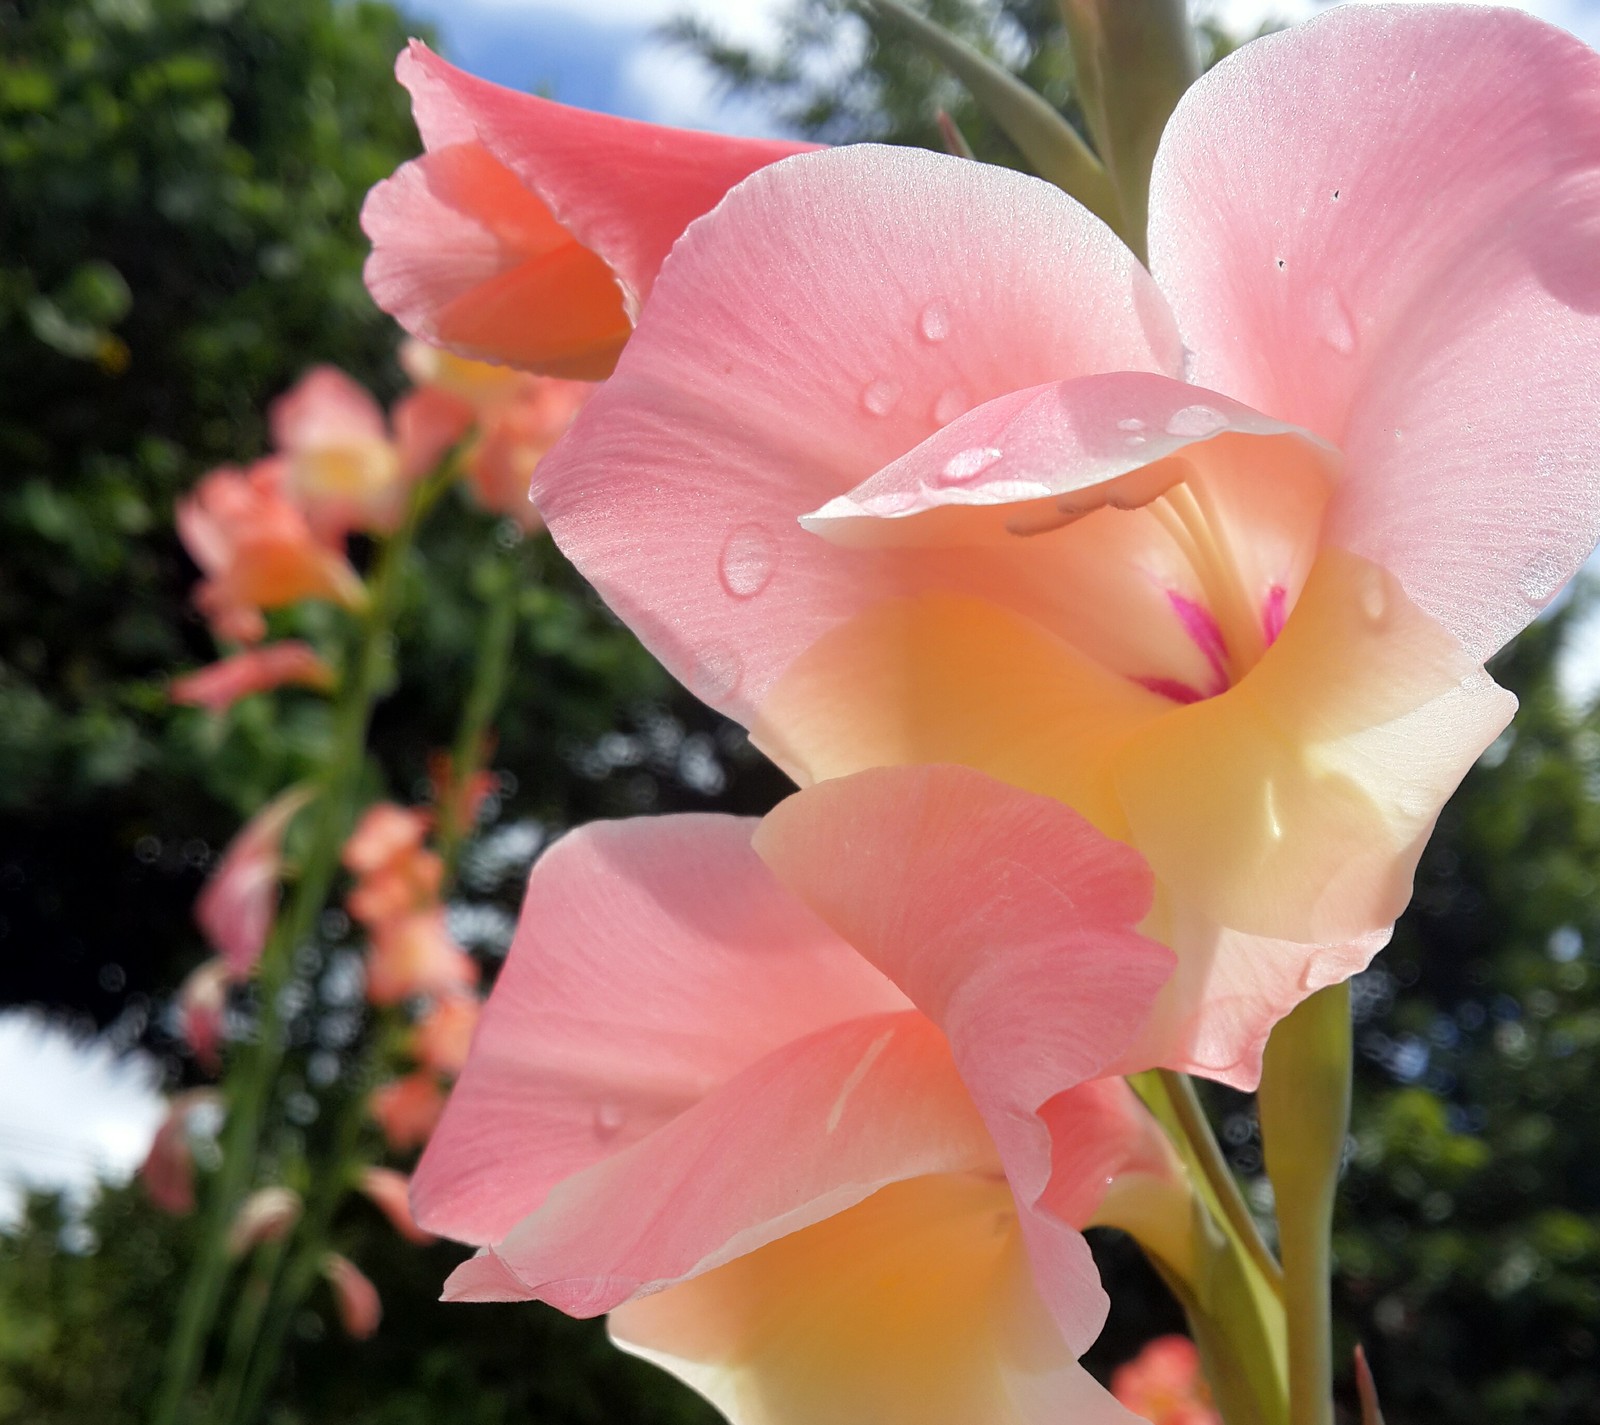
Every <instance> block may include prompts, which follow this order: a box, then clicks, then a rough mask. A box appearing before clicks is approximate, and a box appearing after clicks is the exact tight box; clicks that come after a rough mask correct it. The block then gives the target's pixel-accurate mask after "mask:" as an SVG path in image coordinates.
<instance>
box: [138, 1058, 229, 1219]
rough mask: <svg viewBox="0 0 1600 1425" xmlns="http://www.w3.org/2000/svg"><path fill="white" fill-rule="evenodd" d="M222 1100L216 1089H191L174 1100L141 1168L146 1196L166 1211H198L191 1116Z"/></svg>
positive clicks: (176, 1212)
mask: <svg viewBox="0 0 1600 1425" xmlns="http://www.w3.org/2000/svg"><path fill="white" fill-rule="evenodd" d="M221 1102H222V1099H221V1096H220V1095H219V1094H218V1093H217V1092H216V1090H215V1089H190V1090H188V1091H187V1092H186V1093H181V1094H178V1095H177V1097H175V1098H174V1099H173V1100H172V1104H171V1107H170V1108H169V1109H168V1110H167V1116H166V1119H165V1120H164V1121H163V1122H162V1124H161V1127H160V1128H158V1129H157V1130H156V1136H155V1138H154V1139H153V1140H152V1141H151V1143H150V1151H149V1153H148V1154H147V1155H146V1156H145V1160H144V1164H143V1166H141V1167H140V1169H139V1181H140V1182H142V1183H143V1184H144V1190H145V1193H146V1195H147V1196H148V1197H149V1198H150V1201H151V1202H153V1203H154V1204H155V1205H156V1206H157V1207H158V1208H160V1209H161V1211H162V1212H166V1213H170V1214H172V1215H173V1216H174V1217H183V1216H187V1215H188V1214H189V1213H191V1212H193V1211H194V1207H195V1200H194V1150H193V1149H192V1148H191V1147H190V1146H189V1117H190V1115H191V1114H193V1113H194V1112H195V1111H196V1110H197V1109H201V1108H206V1107H213V1106H215V1105H217V1104H220V1103H221Z"/></svg>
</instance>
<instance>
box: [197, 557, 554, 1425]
mask: <svg viewBox="0 0 1600 1425" xmlns="http://www.w3.org/2000/svg"><path fill="white" fill-rule="evenodd" d="M525 573H526V565H525V563H524V561H523V560H521V559H520V558H517V557H515V556H514V555H513V556H509V557H507V558H505V559H497V560H496V561H495V562H494V564H493V565H492V573H491V576H490V577H491V578H492V580H493V582H492V584H491V586H490V589H489V592H488V595H487V597H486V599H485V605H486V607H485V614H484V619H483V625H482V629H481V631H480V633H479V638H478V652H477V658H476V660H475V663H474V666H473V679H472V684H471V686H470V688H469V689H468V691H467V697H466V701H465V702H464V703H463V704H462V709H461V720H460V723H459V724H458V726H457V730H456V739H455V749H454V756H453V758H452V761H451V767H452V775H453V777H454V778H455V779H456V782H457V785H460V784H461V783H462V782H463V781H464V780H465V779H466V778H467V777H470V776H471V775H472V774H473V773H474V772H476V771H477V770H478V766H479V760H480V758H481V756H482V748H483V738H484V734H485V733H486V732H488V730H489V728H490V727H491V726H492V724H493V722H494V719H495V716H496V714H497V713H498V712H499V710H500V704H501V701H502V699H503V698H504V696H505V689H506V682H507V677H508V674H509V672H510V666H511V655H512V651H513V649H514V648H515V645H516V631H517V610H518V606H519V603H520V599H521V594H522V587H523V576H524V574H525ZM440 830H441V837H440V848H439V849H440V852H441V854H442V855H443V857H444V860H445V867H446V882H445V884H446V886H448V885H449V884H450V883H451V882H452V881H453V880H454V877H455V871H456V865H457V862H458V861H459V859H460V851H461V847H462V845H463V844H464V842H465V840H466V833H467V831H468V830H469V828H466V827H455V826H453V825H452V824H451V823H450V821H449V820H448V819H447V820H445V821H443V822H441V826H440ZM388 1037H389V1036H386V1035H384V1034H382V1033H381V1032H380V1033H379V1034H378V1035H377V1036H375V1042H374V1043H373V1045H372V1047H371V1048H370V1049H369V1050H368V1053H367V1055H366V1056H365V1057H364V1059H363V1061H362V1063H361V1065H360V1067H359V1068H358V1070H357V1071H356V1073H355V1075H354V1077H355V1080H356V1091H355V1092H354V1093H352V1094H351V1095H350V1096H349V1097H348V1098H346V1100H345V1101H344V1103H343V1104H342V1105H341V1108H340V1116H339V1121H338V1125H337V1127H336V1129H335V1133H334V1150H333V1153H332V1156H331V1161H330V1162H329V1164H328V1166H327V1168H326V1170H325V1171H323V1172H321V1173H318V1174H317V1175H316V1176H315V1179H314V1184H313V1187H312V1188H311V1192H310V1206H309V1209H308V1211H307V1213H306V1216H305V1218H304V1219H303V1220H302V1222H301V1224H300V1230H299V1231H298V1232H297V1233H296V1236H295V1249H294V1256H293V1258H292V1259H291V1261H290V1263H289V1266H288V1268H287V1270H286V1271H284V1272H283V1273H281V1274H280V1275H279V1277H278V1278H277V1280H276V1281H275V1282H274V1284H273V1293H272V1299H271V1302H270V1304H269V1306H268V1309H267V1315H266V1320H265V1324H264V1325H263V1326H262V1328H261V1330H260V1335H259V1339H258V1341H257V1346H256V1350H255V1352H254V1354H253V1356H252V1357H251V1360H250V1370H249V1375H248V1377H247V1378H246V1380H245V1384H244V1386H243V1389H242V1391H241V1393H240V1395H239V1398H238V1403H237V1405H236V1406H234V1408H233V1409H231V1410H230V1412H229V1413H228V1414H219V1415H218V1417H217V1419H218V1421H219V1422H222V1423H223V1425H252V1422H253V1421H254V1420H255V1419H256V1418H257V1417H258V1416H259V1414H260V1412H261V1408H262V1405H263V1403H264V1401H265V1397H266V1392H267V1390H268V1389H269V1388H270V1386H271V1384H272V1381H273V1378H274V1376H275V1375H276V1374H277V1369H278V1361H279V1359H280V1357H281V1355H282V1351H283V1342H284V1338H285V1336H286V1335H287V1332H288V1327H289V1323H290V1321H291V1320H292V1319H293V1316H294V1313H295V1312H296V1311H297V1310H298V1309H299V1307H300V1304H301V1303H302V1302H303V1301H304V1300H305V1298H306V1297H307V1296H308V1295H309V1294H310V1293H311V1291H312V1289H313V1288H314V1287H315V1286H316V1283H317V1277H318V1275H319V1273H320V1270H321V1264H322V1259H323V1257H324V1255H325V1254H326V1253H327V1252H328V1250H329V1249H330V1245H331V1242H330V1238H331V1233H332V1227H333V1219H334V1215H335V1213H336V1212H337V1210H338V1208H339V1205H340V1203H341V1202H342V1201H343V1199H344V1196H345V1194H346V1193H347V1192H348V1191H349V1190H350V1188H351V1186H352V1184H353V1183H354V1182H355V1179H356V1175H357V1172H358V1170H359V1169H360V1166H361V1164H362V1161H363V1155H362V1154H361V1152H360V1148H361V1129H362V1126H363V1124H364V1123H365V1121H366V1105H367V1096H368V1090H369V1089H370V1087H371V1084H372V1080H373V1079H374V1078H375V1077H376V1070H377V1068H378V1065H379V1064H380V1062H381V1061H382V1060H383V1059H384V1058H385V1057H387V1055H386V1053H385V1048H386V1046H385V1044H384V1042H383V1041H384V1040H385V1039H386V1038H388Z"/></svg>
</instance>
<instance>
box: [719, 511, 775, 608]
mask: <svg viewBox="0 0 1600 1425" xmlns="http://www.w3.org/2000/svg"><path fill="white" fill-rule="evenodd" d="M777 567H778V541H777V540H776V539H775V538H774V537H773V535H772V533H771V532H770V531H769V530H766V529H763V528H762V526H760V525H758V524H742V525H737V526H736V527H735V528H734V529H733V530H732V531H731V532H730V533H729V535H728V538H727V539H726V540H725V541H724V542H723V545H722V557H721V559H720V560H719V561H718V564H717V569H718V572H719V573H720V574H721V575H722V587H723V588H724V589H726V590H727V591H728V592H729V593H730V594H732V595H733V596H734V598H736V599H753V598H755V596H756V595H757V594H759V593H760V592H761V591H762V590H763V589H764V588H766V587H767V585H768V584H770V583H771V582H772V575H773V572H774V571H775V570H776V569H777Z"/></svg>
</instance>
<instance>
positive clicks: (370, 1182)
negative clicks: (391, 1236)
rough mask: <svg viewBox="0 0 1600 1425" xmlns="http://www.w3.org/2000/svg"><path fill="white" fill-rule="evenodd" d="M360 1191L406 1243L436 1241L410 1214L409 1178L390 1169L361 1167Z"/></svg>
mask: <svg viewBox="0 0 1600 1425" xmlns="http://www.w3.org/2000/svg"><path fill="white" fill-rule="evenodd" d="M361 1191H362V1192H363V1193H365V1194H366V1195H367V1197H368V1198H369V1199H371V1201H372V1203H373V1205H374V1206H375V1207H377V1209H378V1210H379V1211H380V1212H382V1213H383V1215H384V1216H385V1217H387V1218H388V1219H389V1225H390V1226H391V1227H393V1228H394V1230H395V1231H396V1232H398V1233H399V1234H400V1235H401V1236H402V1237H404V1238H405V1239H406V1241H408V1242H415V1243H416V1244H417V1245H418V1246H426V1245H427V1244H428V1243H429V1242H433V1241H436V1240H437V1239H436V1238H435V1237H434V1235H433V1233H431V1232H424V1231H423V1230H422V1229H421V1228H420V1227H418V1226H417V1220H416V1218H414V1217H413V1216H412V1215H411V1180H410V1179H409V1178H408V1177H406V1175H405V1174H404V1173H397V1172H395V1170H394V1169H393V1168H373V1167H368V1168H363V1169H362V1170H361Z"/></svg>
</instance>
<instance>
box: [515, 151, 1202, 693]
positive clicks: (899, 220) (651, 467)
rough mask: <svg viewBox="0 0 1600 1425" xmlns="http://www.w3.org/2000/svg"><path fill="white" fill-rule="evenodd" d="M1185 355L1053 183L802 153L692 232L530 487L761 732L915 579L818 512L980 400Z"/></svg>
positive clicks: (581, 554)
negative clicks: (792, 674)
mask: <svg viewBox="0 0 1600 1425" xmlns="http://www.w3.org/2000/svg"><path fill="white" fill-rule="evenodd" d="M868 194H870V195H871V198H870V201H864V195H868ZM1181 361H1182V353H1181V349H1180V347H1179V345H1178V342H1177V340H1176V336H1175V333H1174V331H1173V328H1172V325H1171V321H1170V318H1169V315H1168V313H1167V311H1166V308H1165V306H1164V304H1163V302H1162V299H1161V297H1160V294H1159V293H1158V292H1157V291H1156V289H1155V287H1154V284H1153V283H1152V282H1151V280H1150V278H1149V276H1148V274H1146V273H1145V271H1144V269H1143V268H1141V267H1140V266H1139V265H1138V263H1137V262H1136V261H1135V260H1134V259H1133V257H1132V255H1131V254H1130V253H1128V251H1127V250H1126V249H1125V248H1124V247H1123V246H1122V244H1121V243H1120V242H1118V241H1117V239H1116V238H1115V237H1114V236H1113V235H1112V234H1111V233H1110V232H1109V231H1108V230H1107V229H1106V228H1105V227H1104V226H1103V225H1102V224H1101V223H1099V222H1098V221H1097V220H1096V219H1094V218H1092V217H1090V216H1089V215H1088V214H1087V213H1086V212H1085V211H1084V210H1083V209H1082V208H1080V207H1079V206H1078V205H1077V204H1075V203H1073V202H1072V200H1071V199H1069V198H1067V197H1066V196H1065V195H1063V194H1062V193H1061V192H1060V191H1059V190H1057V189H1055V188H1052V187H1051V186H1050V185H1049V184H1046V183H1043V182H1041V181H1039V180H1037V179H1032V178H1027V177H1024V176H1022V175H1019V174H1015V173H1011V172H1008V171H1006V170H1003V169H997V168H990V167H987V166H985V165H981V164H973V163H970V162H967V161H964V160H959V159H952V158H946V157H942V156H940V155H937V154H930V153H923V152H917V151H913V150H907V149H889V148H878V147H873V146H860V147H856V148H851V149H848V150H831V151H826V152H822V153H813V154H804V155H801V156H799V157H796V158H792V159H789V160H786V161H785V162H783V163H781V164H777V165H774V166H773V167H771V168H768V169H764V170H762V171H761V172H759V173H757V174H755V175H753V176H752V177H750V178H749V179H747V180H746V181H745V182H744V183H742V184H740V185H739V187H738V188H737V189H735V190H734V191H733V192H732V193H730V194H729V195H728V197H727V198H726V199H725V200H724V202H723V203H722V204H721V205H720V206H719V207H718V208H717V209H716V211H715V212H714V213H712V214H710V215H709V216H707V217H706V218H705V219H703V220H702V221H701V222H699V223H697V224H695V225H694V226H693V227H692V228H691V229H690V230H689V231H688V232H687V233H686V234H685V235H684V237H683V239H682V240H681V242H680V243H679V245H678V247H677V248H676V249H675V250H674V252H673V255H672V258H671V260H670V261H669V262H668V263H667V264H666V265H665V267H664V268H663V269H662V273H661V276H660V279H659V280H658V281H657V283H656V285H655V288H654V290H653V292H652V293H651V298H650V302H649V304H648V307H647V309H646V310H645V312H644V313H643V314H642V316H641V320H640V326H639V330H638V331H637V332H636V333H635V335H634V337H633V339H632V340H631V341H630V342H629V344H628V349H627V351H626V352H625V353H624V356H623V358H622V360H621V362H620V363H619V365H618V368H617V373H616V375H615V376H614V377H613V378H612V379H611V380H610V381H609V382H607V383H606V384H605V386H604V387H602V388H601V389H600V390H599V391H598V392H597V393H596V394H595V396H594V398H593V399H592V400H591V401H590V402H589V404H588V405H587V406H586V407H585V408H584V410H583V411H582V412H581V413H580V414H579V416H578V419H577V421H576V422H575V423H574V425H573V428H572V430H571V431H570V432H569V433H568V435H567V436H566V438H565V439H564V440H563V441H562V442H561V444H560V445H559V446H558V447H557V448H556V449H555V450H553V451H552V452H551V453H550V455H549V456H547V457H546V458H545V459H544V460H543V461H542V462H541V463H540V465H539V467H538V469H537V470H536V471H535V472H534V481H533V486H534V501H535V503H536V504H537V505H538V507H539V510H540V513H541V514H542V515H543V516H544V518H545V520H546V521H547V523H548V524H549V526H550V530H551V533H552V534H553V535H554V537H555V539H556V541H557V543H558V544H560V545H561V546H562V548H563V549H564V550H566V552H567V553H568V554H569V555H570V556H571V557H572V558H573V560H574V561H575V562H576V563H577V565H578V566H579V568H580V569H582V570H583V572H584V573H585V574H586V575H587V576H588V577H589V578H590V579H591V580H592V581H593V582H594V584H595V585H596V587H597V588H598V589H599V590H600V592H601V593H602V594H603V595H604V596H605V597H606V598H607V600H608V601H609V602H610V603H611V604H612V606H613V607H614V608H615V609H616V610H617V611H618V612H619V613H620V614H621V615H622V617H623V618H624V619H625V620H627V621H628V622H629V623H630V624H631V625H632V626H633V627H634V628H635V629H636V630H637V631H638V632H639V633H640V634H641V636H642V637H643V638H644V639H645V641H646V643H648V644H649V645H650V646H651V648H652V649H653V651H654V652H655V653H656V654H657V655H658V656H660V657H661V658H662V659H663V660H664V661H665V662H666V663H667V665H668V666H669V667H670V668H671V669H672V670H673V672H674V673H676V674H677V675H678V676H679V677H681V678H683V679H684V680H685V681H686V682H687V683H688V685H689V687H690V688H691V689H693V690H694V691H695V692H696V693H698V694H699V695H700V696H701V697H703V698H705V699H706V700H707V701H710V702H712V703H714V704H716V705H718V706H720V707H722V708H724V709H725V710H727V711H728V712H729V713H730V714H731V715H732V716H735V717H737V718H739V719H741V720H743V721H745V722H747V723H748V722H749V720H750V718H751V717H752V715H753V713H754V710H755V708H756V707H757V706H758V705H759V703H760V702H761V699H762V698H763V697H764V696H765V694H766V692H767V691H768V689H769V688H770V687H771V686H772V684H773V682H774V681H775V680H776V678H777V677H778V676H779V675H780V674H781V673H782V672H783V670H784V669H785V668H786V667H787V666H788V665H789V663H790V662H792V661H793V659H794V658H795V657H796V655H798V654H799V653H800V652H801V651H802V650H804V649H805V648H806V647H807V646H808V645H809V644H811V643H812V642H814V641H815V640H816V639H817V638H818V637H820V636H821V635H822V634H823V633H825V632H826V631H827V630H828V629H830V628H832V627H834V626H836V625H837V624H839V623H841V622H843V621H844V620H846V619H847V618H849V617H850V616H851V615H853V614H854V613H856V612H858V611H859V610H861V609H862V608H864V607H866V606H868V605H869V604H871V603H874V602H876V601H878V600H880V599H882V598H884V597H888V596H891V595H893V594H896V593H903V592H904V593H909V592H914V591H915V590H916V589H917V588H919V587H920V586H921V584H920V581H921V577H922V576H921V574H920V573H918V572H917V569H916V568H909V569H908V566H907V565H906V563H905V561H904V559H903V558H897V557H896V552H894V551H883V552H875V553H871V554H863V553H862V552H860V551H845V550H838V549H834V548H831V547H829V546H828V545H827V544H826V543H824V542H823V541H821V540H819V539H817V538H816V537H815V536H813V535H810V534H808V533H807V532H806V531H804V530H803V529H801V528H800V526H799V524H798V523H797V521H798V519H799V517H800V516H801V515H804V514H806V513H808V512H809V511H812V510H815V509H817V508H818V507H819V506H822V505H824V504H826V503H827V501H829V500H831V499H832V498H834V497H835V496H837V495H842V494H844V493H846V492H847V491H849V490H851V489H853V488H855V487H856V486H857V485H859V484H861V482H862V481H864V480H866V479H867V478H868V477H869V476H871V475H872V474H873V472H874V471H876V470H879V469H881V468H883V467H884V466H885V465H888V464H889V463H890V462H891V461H893V460H895V459H897V458H898V457H899V456H901V455H904V454H905V453H906V452H907V451H908V450H911V449H912V448H913V447H915V446H916V445H918V444H919V443H920V442H922V441H923V440H925V439H926V438H927V437H928V436H929V435H931V434H932V433H933V432H934V431H935V430H937V429H938V428H939V427H940V426H943V425H946V424H948V423H949V422H950V421H952V420H954V419H955V418H956V417H957V416H959V415H961V414H962V413H963V412H964V411H966V410H968V409H970V408H971V407H973V406H975V405H978V404H980V403H982V402H984V401H988V400H992V399H994V398H995V397H997V396H1001V395H1004V394H1006V393H1008V392H1011V391H1014V390H1017V389H1019V388H1021V387H1029V386H1035V385H1039V384H1041V383H1044V382H1052V381H1059V380H1064V379H1068V378H1071V377H1074V376H1081V375H1086V374H1089V373H1093V372H1103V371H1117V370H1143V371H1166V372H1168V373H1169V374H1175V373H1176V371H1177V370H1178V369H1179V368H1180V367H1181ZM908 580H909V581H910V582H909V583H908V582H907V581H908Z"/></svg>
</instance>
